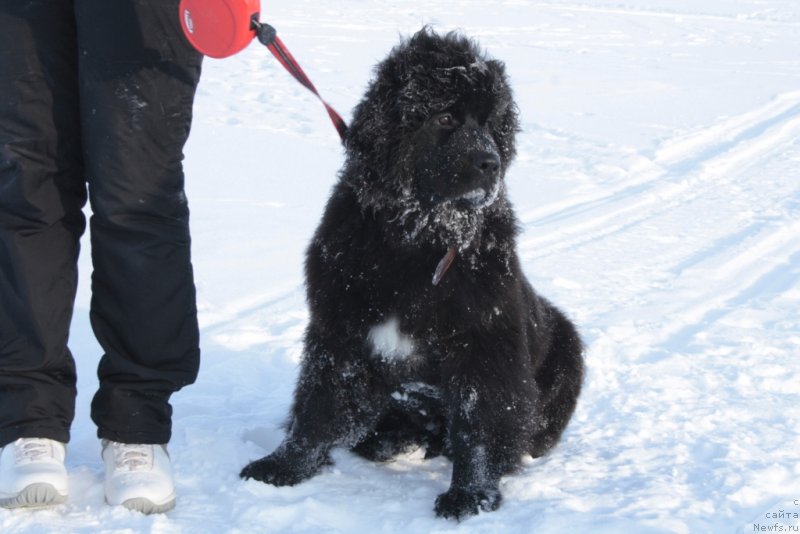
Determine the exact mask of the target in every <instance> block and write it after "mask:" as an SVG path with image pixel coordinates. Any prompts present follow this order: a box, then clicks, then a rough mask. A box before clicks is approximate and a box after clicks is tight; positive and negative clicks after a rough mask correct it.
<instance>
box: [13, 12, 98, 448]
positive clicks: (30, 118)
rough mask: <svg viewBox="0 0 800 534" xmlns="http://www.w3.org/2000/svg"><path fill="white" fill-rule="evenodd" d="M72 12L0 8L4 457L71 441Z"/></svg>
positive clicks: (75, 200) (75, 152)
mask: <svg viewBox="0 0 800 534" xmlns="http://www.w3.org/2000/svg"><path fill="white" fill-rule="evenodd" d="M77 56H78V51H77V45H76V40H75V23H74V18H73V12H72V2H70V1H65V0H40V1H35V2H3V3H2V6H0V95H2V98H0V117H2V119H0V446H4V445H7V444H9V443H11V442H13V441H15V440H17V439H18V438H23V437H30V438H50V439H53V440H57V441H60V442H67V441H68V440H69V436H70V434H69V429H70V424H71V423H72V419H73V415H74V402H75V366H74V362H73V359H72V355H71V354H70V352H69V350H68V349H67V338H68V334H69V326H70V321H71V318H72V309H73V302H74V298H75V291H76V286H77V258H78V246H79V238H80V235H81V234H82V232H83V230H84V227H85V222H84V217H83V214H82V212H81V208H82V207H83V205H84V204H85V202H86V188H85V185H84V181H83V167H82V160H81V137H80V132H79V129H78V124H79V112H78V82H77V61H78V57H77Z"/></svg>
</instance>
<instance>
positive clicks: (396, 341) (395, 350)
mask: <svg viewBox="0 0 800 534" xmlns="http://www.w3.org/2000/svg"><path fill="white" fill-rule="evenodd" d="M367 341H369V343H370V345H371V347H372V352H373V354H375V355H376V356H380V357H381V358H382V359H383V360H386V361H392V360H403V359H406V358H408V357H409V356H411V355H412V354H413V353H414V340H413V339H412V338H411V337H410V336H407V335H405V334H403V333H402V332H401V331H400V321H399V320H398V319H397V317H390V318H389V319H388V320H387V321H386V322H384V323H381V324H378V325H375V326H373V327H372V328H370V330H369V333H368V334H367Z"/></svg>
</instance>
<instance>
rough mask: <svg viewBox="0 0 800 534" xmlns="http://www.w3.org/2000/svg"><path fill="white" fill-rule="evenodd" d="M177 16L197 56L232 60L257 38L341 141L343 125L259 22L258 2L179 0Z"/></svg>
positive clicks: (283, 47)
mask: <svg viewBox="0 0 800 534" xmlns="http://www.w3.org/2000/svg"><path fill="white" fill-rule="evenodd" d="M179 13H180V21H181V27H182V28H183V33H184V34H185V35H186V38H187V39H188V40H189V42H190V43H191V44H192V46H194V47H195V49H197V51H198V52H201V53H203V54H205V55H207V56H209V57H213V58H226V57H229V56H232V55H234V54H236V53H237V52H240V51H241V50H243V49H244V48H245V47H246V46H247V45H248V44H250V42H251V41H252V40H253V39H254V38H255V37H258V40H259V42H261V44H263V45H264V46H266V47H267V49H268V50H269V51H270V52H271V53H272V55H273V56H275V58H276V59H277V60H278V62H279V63H280V64H281V65H283V68H285V69H286V70H287V71H289V74H291V75H292V76H293V77H294V79H295V80H297V81H298V82H299V83H300V84H301V85H302V86H303V87H305V88H306V89H308V90H309V91H311V92H312V93H314V94H315V95H316V97H317V98H319V101H320V102H322V104H323V105H324V106H325V110H326V111H327V112H328V116H329V117H330V119H331V122H333V126H334V127H335V128H336V131H337V132H339V137H341V138H342V141H344V137H345V133H346V132H347V124H345V122H344V120H342V117H341V116H340V115H339V114H338V113H337V112H336V110H335V109H333V107H331V106H330V105H329V104H328V103H327V102H325V100H323V99H322V97H321V96H320V94H319V92H318V91H317V88H316V87H314V84H313V83H311V80H310V79H309V78H308V76H306V73H305V72H303V69H302V68H301V67H300V65H299V64H298V63H297V61H296V60H295V59H294V57H293V56H292V54H291V53H289V50H288V49H287V48H286V45H284V44H283V41H281V40H280V38H279V37H278V35H277V32H276V31H275V28H273V27H272V26H270V25H269V24H266V23H264V22H260V21H259V17H260V14H261V5H260V0H181V2H180V6H179Z"/></svg>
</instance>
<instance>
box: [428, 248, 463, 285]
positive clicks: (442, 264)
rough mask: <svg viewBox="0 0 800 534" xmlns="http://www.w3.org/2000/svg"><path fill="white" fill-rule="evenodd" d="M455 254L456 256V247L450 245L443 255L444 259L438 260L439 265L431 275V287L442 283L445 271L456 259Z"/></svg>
mask: <svg viewBox="0 0 800 534" xmlns="http://www.w3.org/2000/svg"><path fill="white" fill-rule="evenodd" d="M456 254H458V251H457V250H456V247H454V246H452V245H451V246H449V247H447V252H446V253H445V255H444V257H443V258H442V259H441V260H439V265H437V266H436V271H434V273H433V285H437V284H438V283H439V282H441V281H442V278H444V275H445V273H447V269H449V268H450V266H451V265H452V264H453V260H455V259H456Z"/></svg>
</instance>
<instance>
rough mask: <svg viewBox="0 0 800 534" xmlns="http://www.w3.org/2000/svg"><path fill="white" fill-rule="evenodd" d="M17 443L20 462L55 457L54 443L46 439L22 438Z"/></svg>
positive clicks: (18, 461)
mask: <svg viewBox="0 0 800 534" xmlns="http://www.w3.org/2000/svg"><path fill="white" fill-rule="evenodd" d="M15 445H16V446H15V447H14V450H15V452H16V456H15V458H16V461H17V463H18V464H25V463H33V462H40V461H42V460H48V459H51V458H53V457H54V451H53V445H52V444H51V443H50V441H49V440H46V439H42V438H21V439H19V440H17V442H16V444H15Z"/></svg>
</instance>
